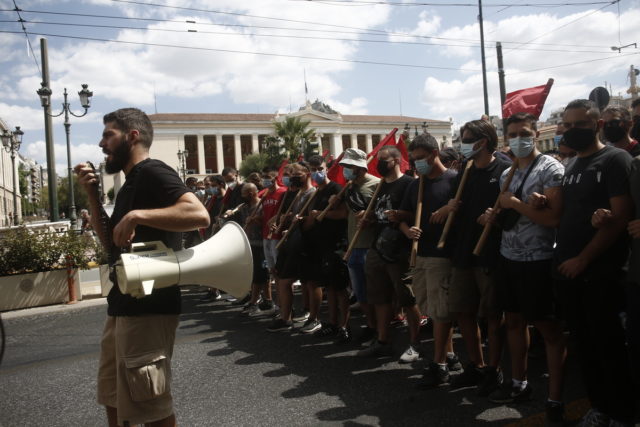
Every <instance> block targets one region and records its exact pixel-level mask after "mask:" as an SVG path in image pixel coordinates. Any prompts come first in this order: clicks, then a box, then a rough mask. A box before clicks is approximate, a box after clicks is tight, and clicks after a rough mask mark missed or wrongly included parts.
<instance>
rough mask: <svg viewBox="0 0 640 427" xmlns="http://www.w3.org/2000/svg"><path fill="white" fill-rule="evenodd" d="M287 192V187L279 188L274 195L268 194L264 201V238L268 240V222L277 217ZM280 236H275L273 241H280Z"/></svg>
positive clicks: (272, 237)
mask: <svg viewBox="0 0 640 427" xmlns="http://www.w3.org/2000/svg"><path fill="white" fill-rule="evenodd" d="M286 192H287V187H278V189H277V190H276V191H274V192H272V193H267V195H266V196H265V197H264V199H263V201H262V238H263V239H266V238H267V236H268V235H269V226H267V222H268V221H269V220H270V219H271V218H273V217H274V216H276V214H277V213H278V208H279V207H280V203H282V200H283V198H284V194H285V193H286ZM280 237H281V236H280V234H273V235H272V236H271V239H274V240H278V239H280Z"/></svg>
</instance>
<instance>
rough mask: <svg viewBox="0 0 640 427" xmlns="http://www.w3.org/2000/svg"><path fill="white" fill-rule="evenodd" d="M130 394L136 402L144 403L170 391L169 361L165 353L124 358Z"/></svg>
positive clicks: (156, 352) (157, 352)
mask: <svg viewBox="0 0 640 427" xmlns="http://www.w3.org/2000/svg"><path fill="white" fill-rule="evenodd" d="M123 359H124V365H125V368H126V377H127V382H128V384H129V393H130V394H131V400H133V401H134V402H143V401H145V400H150V399H154V398H156V397H158V396H162V395H163V394H165V393H166V392H168V391H169V380H170V378H169V377H170V375H171V372H170V367H169V360H168V359H167V356H165V354H164V352H163V351H155V352H149V353H144V354H139V355H135V356H128V357H124V358H123Z"/></svg>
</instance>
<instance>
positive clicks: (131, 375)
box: [75, 108, 209, 426]
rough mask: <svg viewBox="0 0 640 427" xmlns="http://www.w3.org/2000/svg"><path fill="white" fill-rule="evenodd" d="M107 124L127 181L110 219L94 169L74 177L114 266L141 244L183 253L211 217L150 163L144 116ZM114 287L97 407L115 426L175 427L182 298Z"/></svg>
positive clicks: (113, 154) (124, 112)
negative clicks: (184, 240) (188, 238)
mask: <svg viewBox="0 0 640 427" xmlns="http://www.w3.org/2000/svg"><path fill="white" fill-rule="evenodd" d="M103 122H104V131H103V133H102V139H101V140H100V144H99V145H100V148H102V151H103V152H104V154H106V156H107V157H106V171H107V173H118V172H120V171H123V172H124V173H125V175H126V181H125V183H124V185H123V186H122V188H121V189H120V191H119V192H118V195H117V197H116V203H115V207H114V210H113V214H112V215H111V218H109V217H108V216H107V215H106V213H105V212H104V209H103V208H102V205H101V204H100V200H99V198H98V191H97V185H98V181H97V177H96V175H95V170H94V169H93V167H92V166H91V165H90V164H89V163H81V164H79V165H77V166H76V167H75V172H76V173H77V174H78V177H79V182H80V184H81V185H82V187H84V189H85V191H86V192H87V194H88V196H89V203H90V207H91V222H92V225H93V228H94V230H95V231H96V233H97V234H98V236H99V237H100V240H101V241H102V244H103V245H104V246H105V249H106V250H107V252H108V254H109V265H110V266H113V265H114V264H115V262H116V261H117V260H118V259H119V257H120V254H121V252H122V251H123V248H128V247H130V246H131V244H132V243H135V242H149V241H160V242H162V243H164V244H165V245H166V246H167V247H168V248H171V249H173V250H176V251H177V250H179V249H180V248H181V233H182V232H185V231H190V230H195V229H198V228H202V227H207V226H208V225H209V214H208V213H207V211H206V209H205V208H204V206H203V205H202V203H200V201H199V200H198V199H197V198H196V196H195V195H194V194H193V193H192V192H190V191H189V189H188V188H187V187H186V186H185V185H184V183H183V182H182V181H181V180H180V178H179V176H178V174H177V173H176V171H175V170H174V169H173V168H171V167H170V166H168V165H166V164H165V163H163V162H161V161H159V160H154V159H151V158H149V147H150V146H151V142H152V140H153V127H152V125H151V121H150V120H149V117H147V115H146V114H145V113H144V112H142V111H140V110H138V109H136V108H123V109H120V110H116V111H114V112H112V113H109V114H107V115H105V116H104V118H103ZM111 276H112V277H111V278H112V280H117V278H116V277H115V276H116V275H115V274H112V275H111ZM114 285H115V286H113V288H112V289H111V291H110V293H109V296H108V297H107V301H108V304H109V307H108V317H107V321H106V324H105V328H104V332H103V336H102V343H101V347H102V350H101V356H100V367H99V370H98V403H100V404H103V405H105V406H106V409H107V418H108V421H109V426H116V425H123V426H127V425H136V424H146V425H154V426H175V425H176V419H175V415H174V413H173V400H172V397H171V390H170V383H171V356H172V353H173V343H174V339H175V332H176V328H177V326H178V317H179V314H180V306H181V302H180V290H179V289H178V286H177V285H174V286H168V287H163V288H161V289H153V291H152V292H151V293H150V294H149V295H146V296H143V297H141V298H134V297H133V296H131V295H127V294H123V293H122V292H121V291H120V288H119V287H118V284H117V283H114Z"/></svg>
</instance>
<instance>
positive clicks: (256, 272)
mask: <svg viewBox="0 0 640 427" xmlns="http://www.w3.org/2000/svg"><path fill="white" fill-rule="evenodd" d="M251 253H252V255H253V283H258V284H262V283H266V282H267V281H268V280H269V271H267V269H266V268H265V265H264V250H263V248H262V246H253V245H251Z"/></svg>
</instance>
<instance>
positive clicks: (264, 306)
mask: <svg viewBox="0 0 640 427" xmlns="http://www.w3.org/2000/svg"><path fill="white" fill-rule="evenodd" d="M274 306H275V304H274V303H273V300H270V299H264V300H262V301H260V304H258V307H260V310H269V309H271V308H273V307H274Z"/></svg>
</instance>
